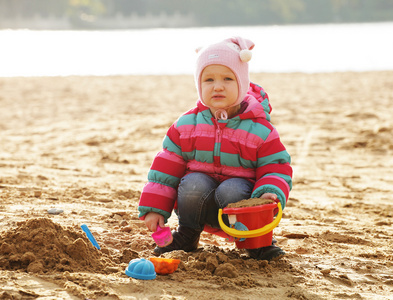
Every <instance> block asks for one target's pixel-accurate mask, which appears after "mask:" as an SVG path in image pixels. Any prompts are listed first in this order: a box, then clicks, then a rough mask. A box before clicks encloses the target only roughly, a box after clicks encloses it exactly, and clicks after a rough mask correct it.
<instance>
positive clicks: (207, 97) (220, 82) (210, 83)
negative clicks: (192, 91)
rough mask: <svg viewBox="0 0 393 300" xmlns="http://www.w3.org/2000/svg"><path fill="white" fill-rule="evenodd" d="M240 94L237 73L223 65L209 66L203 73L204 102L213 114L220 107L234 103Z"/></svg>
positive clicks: (202, 89) (202, 92)
mask: <svg viewBox="0 0 393 300" xmlns="http://www.w3.org/2000/svg"><path fill="white" fill-rule="evenodd" d="M238 94H239V87H238V85H237V80H236V76H235V74H234V73H233V72H232V71H231V69H229V68H228V67H225V66H222V65H210V66H207V67H206V68H205V69H204V70H203V71H202V75H201V95H202V99H203V102H204V103H205V104H206V106H208V107H209V108H210V110H211V111H212V113H213V115H214V113H215V112H216V111H217V110H218V109H222V108H226V107H228V106H231V105H232V104H234V103H235V102H236V100H237V97H238Z"/></svg>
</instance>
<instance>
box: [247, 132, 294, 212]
mask: <svg viewBox="0 0 393 300" xmlns="http://www.w3.org/2000/svg"><path fill="white" fill-rule="evenodd" d="M257 156H258V157H257V170H256V183H255V186H254V190H253V192H252V195H251V197H256V198H259V197H261V196H262V195H263V194H265V193H273V194H276V195H277V199H278V200H279V201H280V202H281V206H282V209H284V208H285V205H286V203H287V200H288V196H289V191H290V190H291V189H292V167H291V166H290V163H291V157H290V156H289V154H288V152H287V151H286V149H285V147H284V145H283V144H282V143H281V141H280V137H279V135H278V132H277V130H276V129H275V128H274V127H273V126H272V130H271V132H270V134H269V135H268V137H267V138H266V140H265V141H264V143H263V144H262V145H261V146H260V147H259V149H258V152H257Z"/></svg>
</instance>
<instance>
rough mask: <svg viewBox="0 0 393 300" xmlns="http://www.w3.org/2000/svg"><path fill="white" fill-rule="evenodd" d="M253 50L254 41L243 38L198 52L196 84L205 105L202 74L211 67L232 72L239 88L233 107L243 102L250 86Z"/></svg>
mask: <svg viewBox="0 0 393 300" xmlns="http://www.w3.org/2000/svg"><path fill="white" fill-rule="evenodd" d="M253 48H254V43H253V42H252V41H250V40H247V39H244V38H241V37H232V38H229V39H225V40H224V41H222V42H219V43H217V44H212V45H210V46H207V47H204V48H201V49H198V50H197V53H198V58H197V61H196V71H195V84H196V87H197V91H198V95H199V98H200V99H201V101H202V103H203V104H205V103H204V101H203V99H202V93H201V74H202V71H203V70H204V69H205V68H206V67H207V66H210V65H223V66H226V67H228V68H229V69H231V70H232V72H233V73H234V74H235V76H236V79H237V83H238V86H239V95H238V98H237V101H236V102H235V103H234V104H233V105H231V106H236V105H238V104H239V103H241V102H242V101H243V99H244V97H245V95H246V94H247V91H248V88H249V86H250V79H249V74H248V62H249V61H250V60H251V57H252V53H251V51H250V50H252V49H253Z"/></svg>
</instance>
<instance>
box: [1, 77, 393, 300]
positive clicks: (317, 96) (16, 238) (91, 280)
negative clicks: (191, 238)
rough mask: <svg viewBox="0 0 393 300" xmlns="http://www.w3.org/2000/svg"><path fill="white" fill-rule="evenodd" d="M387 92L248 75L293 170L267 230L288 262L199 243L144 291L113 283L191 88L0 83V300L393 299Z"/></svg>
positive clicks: (392, 88)
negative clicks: (283, 203) (284, 200)
mask: <svg viewBox="0 0 393 300" xmlns="http://www.w3.org/2000/svg"><path fill="white" fill-rule="evenodd" d="M392 78H393V72H365V73H335V74H300V73H299V74H252V79H253V81H254V82H256V83H259V84H261V85H262V86H263V87H264V88H265V89H266V91H267V92H268V93H269V96H270V99H271V104H272V106H273V112H272V120H273V123H274V125H275V126H276V127H277V128H278V131H279V132H280V135H281V138H282V141H283V142H284V144H285V145H286V147H287V149H288V151H289V152H290V154H291V156H292V160H293V168H294V185H293V190H292V192H291V194H290V198H289V201H288V204H287V207H286V208H285V210H284V214H283V218H282V220H281V222H280V224H279V226H278V227H277V228H276V229H275V230H274V236H275V238H276V239H277V241H278V244H279V245H280V247H282V248H283V249H284V250H285V251H286V253H287V255H286V256H285V257H284V258H282V259H281V260H278V261H275V262H270V263H268V262H267V261H256V260H253V259H249V258H248V257H247V256H246V255H245V253H244V250H237V249H236V248H235V247H234V244H233V243H229V242H227V241H225V239H223V238H221V237H217V236H213V235H210V234H208V233H203V235H202V238H201V244H200V248H199V249H198V250H197V251H196V252H194V253H184V252H182V251H176V252H174V253H171V254H167V255H166V256H167V257H171V258H177V259H180V260H181V263H180V265H179V268H178V270H177V271H175V272H174V273H173V274H170V275H158V276H157V278H156V279H155V280H147V281H143V280H136V279H133V278H130V277H128V276H126V275H125V274H124V271H125V269H126V267H127V264H128V262H129V261H130V260H132V259H135V258H149V257H150V256H152V249H153V248H154V246H155V245H154V241H153V239H152V238H151V235H150V232H148V231H147V229H146V228H145V226H144V224H143V222H141V221H140V220H139V219H138V213H137V203H138V199H139V195H140V192H141V189H142V187H143V185H144V183H145V181H146V175H147V172H148V168H149V166H150V164H151V160H152V158H153V156H154V155H155V153H156V152H157V151H159V149H160V147H161V142H162V139H163V136H164V134H165V133H166V130H167V128H168V127H169V126H170V125H171V123H172V122H173V121H174V120H175V119H176V118H177V117H178V116H179V115H180V114H181V113H182V112H184V111H185V110H187V109H188V108H191V107H192V106H193V105H194V104H195V96H196V92H195V88H194V83H193V79H192V77H191V76H113V77H53V78H0V107H1V109H0V132H1V135H0V170H1V172H0V299H37V298H38V299H44V298H45V299H199V300H203V299H393V297H392V296H391V295H393V240H392V234H393V230H392V223H393V204H392V196H391V191H392V190H393V134H392V132H393V121H392V113H393V82H392ZM49 209H57V210H58V211H57V212H58V214H49V213H48V210H49ZM82 224H87V225H88V226H89V228H90V230H91V231H92V233H93V234H94V236H95V237H96V240H97V242H98V244H99V245H100V246H101V250H97V249H96V248H95V247H93V245H92V244H91V243H90V242H89V241H88V240H87V238H86V235H85V234H84V232H83V231H82V230H81V227H80V226H81V225H82ZM169 225H170V226H171V227H172V228H175V227H176V217H174V216H173V217H171V219H170V223H169Z"/></svg>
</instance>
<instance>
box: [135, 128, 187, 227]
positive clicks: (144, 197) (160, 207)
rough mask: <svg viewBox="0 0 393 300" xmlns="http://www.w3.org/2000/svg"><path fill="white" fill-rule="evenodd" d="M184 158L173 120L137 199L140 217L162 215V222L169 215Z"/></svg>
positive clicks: (182, 170) (183, 165)
mask: <svg viewBox="0 0 393 300" xmlns="http://www.w3.org/2000/svg"><path fill="white" fill-rule="evenodd" d="M185 170H186V162H185V161H184V159H183V157H182V155H181V147H180V138H179V132H178V131H177V129H176V123H175V124H173V125H172V126H171V127H170V128H169V130H168V132H167V134H166V136H165V138H164V141H163V149H162V151H160V152H158V153H157V155H156V157H155V158H154V160H153V163H152V165H151V167H150V170H149V173H148V182H147V183H146V184H145V186H144V187H143V190H142V194H141V197H140V200H139V207H138V210H139V218H141V219H144V217H145V215H146V214H147V213H148V212H157V213H160V214H162V215H163V216H164V218H165V222H167V220H168V218H169V217H170V216H171V213H172V210H173V207H174V205H175V202H176V199H177V187H178V185H179V183H180V179H181V178H182V177H183V176H184V174H185Z"/></svg>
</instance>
